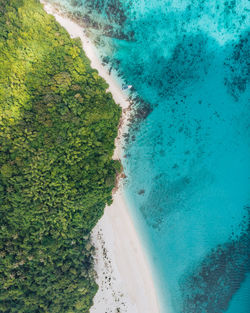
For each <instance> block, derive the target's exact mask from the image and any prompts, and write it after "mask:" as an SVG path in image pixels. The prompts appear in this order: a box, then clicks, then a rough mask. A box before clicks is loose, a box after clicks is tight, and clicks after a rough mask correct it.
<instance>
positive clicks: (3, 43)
mask: <svg viewBox="0 0 250 313" xmlns="http://www.w3.org/2000/svg"><path fill="white" fill-rule="evenodd" d="M107 87H108V85H107V83H106V82H105V81H104V80H103V79H102V78H100V77H99V75H98V73H97V71H96V70H93V69H92V68H91V67H90V61H89V60H88V59H87V57H86V56H85V54H84V52H83V50H82V47H81V42H80V40H79V39H74V40H73V39H71V38H70V37H69V35H68V34H67V32H66V31H65V30H64V29H63V28H62V27H61V26H60V25H59V24H58V23H57V22H56V21H55V19H54V17H53V16H51V15H48V14H46V13H45V11H44V10H43V8H42V6H41V4H40V3H39V1H38V0H0V312H18V313H23V312H37V313H42V312H53V313H56V312H60V313H66V312H67V313H77V312H82V313H83V312H89V308H90V306H91V305H92V300H93V297H94V295H95V293H96V292H97V289H98V286H97V285H96V283H95V272H94V270H93V257H92V253H93V247H92V246H91V243H90V238H89V237H90V232H91V230H92V228H93V227H94V226H95V224H96V223H97V221H98V219H100V217H101V216H102V214H103V210H104V207H105V205H106V204H111V202H112V189H113V187H114V184H115V177H116V174H117V173H118V172H119V171H120V163H119V162H118V161H114V160H112V155H113V150H114V140H115V137H116V136H117V131H118V123H119V119H120V115H121V109H120V107H119V106H118V105H116V104H115V102H114V101H113V99H112V96H111V94H110V93H109V92H106V90H107Z"/></svg>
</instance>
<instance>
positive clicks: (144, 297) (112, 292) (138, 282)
mask: <svg viewBox="0 0 250 313" xmlns="http://www.w3.org/2000/svg"><path fill="white" fill-rule="evenodd" d="M41 3H43V4H44V9H45V10H46V12H47V13H49V14H52V15H54V17H55V18H56V20H57V21H58V22H59V23H60V24H61V25H62V26H63V27H64V28H65V29H66V30H67V31H68V33H69V34H70V36H71V37H72V38H74V37H80V39H81V41H82V44H83V49H84V51H85V53H86V55H87V56H88V58H89V59H90V61H91V66H92V68H95V69H97V70H98V72H99V75H100V76H102V77H103V78H104V79H105V80H106V81H107V83H108V84H109V89H108V90H109V91H110V92H111V93H112V95H113V98H114V100H115V102H116V103H118V104H119V105H120V106H121V107H122V109H123V124H122V127H120V129H119V136H118V138H117V139H116V150H115V153H114V158H116V159H117V158H119V157H120V155H121V151H122V134H123V132H124V130H125V128H126V124H127V120H128V112H129V105H130V102H129V101H128V100H127V98H126V95H125V94H123V92H122V90H121V89H120V87H119V85H118V84H117V82H116V81H115V80H114V79H113V78H112V77H111V76H110V75H109V74H108V72H107V70H106V69H105V68H104V67H103V66H102V64H101V62H100V60H99V59H98V57H97V53H96V49H95V47H94V46H93V44H92V43H91V42H90V40H89V39H88V38H87V37H86V35H85V34H84V30H83V28H82V27H81V26H79V25H78V24H77V23H75V22H73V21H72V20H70V19H69V18H67V17H65V16H63V15H62V14H60V12H59V11H58V10H56V9H54V8H53V7H52V6H51V5H49V4H47V3H46V2H44V1H41ZM113 198H114V201H113V204H112V205H111V206H110V207H106V208H105V213H104V216H103V217H102V218H101V219H100V221H99V222H98V224H97V226H96V227H95V228H94V230H93V232H92V241H93V244H94V245H95V247H96V256H95V269H96V272H97V275H98V278H97V283H98V285H99V290H98V292H97V294H96V296H95V298H94V305H93V307H92V308H91V310H90V312H91V313H118V312H120V313H125V312H127V313H158V312H159V307H158V302H157V296H156V291H155V287H154V284H153V280H152V275H151V272H150V267H149V265H148V263H147V259H146V258H145V255H144V251H143V248H142V245H141V243H140V242H139V239H138V235H137V233H136V230H135V227H134V225H133V221H132V219H131V217H130V216H129V213H128V209H127V207H126V202H125V199H124V196H123V191H122V187H121V186H120V187H119V190H118V191H117V192H116V194H115V195H114V197H113Z"/></svg>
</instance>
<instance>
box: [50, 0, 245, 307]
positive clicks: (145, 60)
mask: <svg viewBox="0 0 250 313" xmlns="http://www.w3.org/2000/svg"><path fill="white" fill-rule="evenodd" d="M54 2H55V1H54ZM56 2H60V3H61V4H64V5H66V7H67V10H70V11H72V12H74V13H75V14H76V15H77V16H78V18H80V19H81V20H84V22H85V23H87V25H88V30H89V35H90V36H91V37H92V39H93V40H95V42H96V44H97V46H98V47H99V51H100V54H101V56H102V58H103V60H104V62H107V66H108V67H109V68H110V71H113V70H116V71H118V73H119V75H121V77H122V79H123V80H124V82H125V83H127V84H131V85H133V87H134V90H133V93H132V94H131V96H132V97H134V98H135V102H136V105H135V113H134V119H133V123H132V124H131V127H130V130H129V133H128V136H127V138H126V147H125V151H124V157H123V160H122V162H123V165H124V169H125V173H126V175H127V182H126V186H125V192H126V195H127V198H128V201H129V203H130V205H131V214H132V215H133V217H134V220H135V223H136V225H137V227H138V229H140V236H141V237H142V239H143V242H144V243H145V248H146V249H147V251H148V255H149V258H150V261H151V263H152V268H153V271H154V277H155V280H156V284H157V289H158V292H159V297H160V301H161V305H162V307H161V312H162V313H222V312H226V313H249V312H250V278H249V277H250V276H249V275H250V273H249V272H250V258H249V257H250V226H249V213H250V212H249V210H250V209H249V207H250V201H249V200H250V183H249V177H250V125H249V121H250V107H249V98H250V97H249V96H250V88H249V60H250V44H249V30H250V21H249V19H250V17H249V10H250V6H249V3H248V1H244V0H238V1H236V0H232V1H225V0H224V1H215V0H210V1H208V0H207V1H205V0H203V1H202V0H199V1H195V0H193V1H188V0H185V1H184V0H183V1H181V0H178V1H177V0H176V1H174V0H172V1H167V0H165V1H164V0H151V1H149V0H137V1H125V0H85V1H84V0H72V1H70V0H57V1H56ZM152 313H153V312H152Z"/></svg>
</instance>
